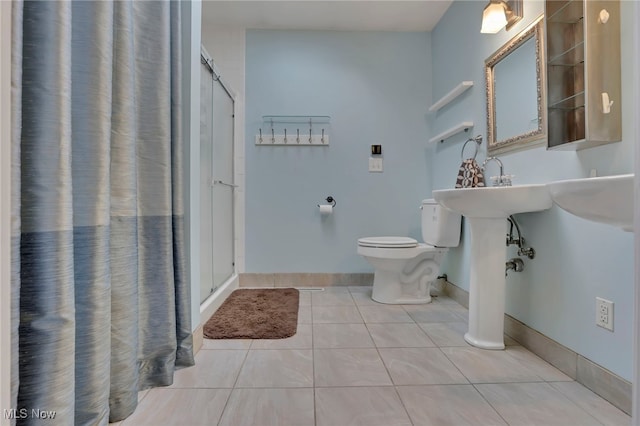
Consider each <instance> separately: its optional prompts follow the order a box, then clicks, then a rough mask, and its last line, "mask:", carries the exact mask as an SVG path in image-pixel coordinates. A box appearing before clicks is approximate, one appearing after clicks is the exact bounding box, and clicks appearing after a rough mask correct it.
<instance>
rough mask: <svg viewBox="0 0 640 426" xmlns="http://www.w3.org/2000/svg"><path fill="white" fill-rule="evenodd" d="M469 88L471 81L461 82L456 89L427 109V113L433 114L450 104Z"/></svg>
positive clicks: (471, 84)
mask: <svg viewBox="0 0 640 426" xmlns="http://www.w3.org/2000/svg"><path fill="white" fill-rule="evenodd" d="M471 86H473V81H463V82H462V83H460V84H458V85H457V86H456V87H454V88H453V90H451V91H450V92H449V93H447V94H446V95H444V96H443V97H442V98H440V100H438V102H436V103H434V104H433V105H431V107H430V108H429V112H435V111H437V110H439V109H440V108H442V107H443V106H445V105H447V104H448V103H449V102H451V101H452V100H454V99H455V98H457V97H458V96H460V95H461V94H462V93H464V91H465V90H467V89H468V88H469V87H471Z"/></svg>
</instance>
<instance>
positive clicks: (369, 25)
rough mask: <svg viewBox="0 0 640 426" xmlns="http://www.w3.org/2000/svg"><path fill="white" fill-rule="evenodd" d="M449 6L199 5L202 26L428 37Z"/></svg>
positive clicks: (307, 1) (336, 0)
mask: <svg viewBox="0 0 640 426" xmlns="http://www.w3.org/2000/svg"><path fill="white" fill-rule="evenodd" d="M452 1H453V0H427V1H424V0H423V1H420V0H410V1H404V0H394V1H371V0H328V1H317V0H298V1H278V0H262V1H245V0H235V1H218V0H205V1H203V2H202V25H203V26H218V27H220V26H223V27H230V26H231V27H241V28H251V29H286V30H338V31H341V30H342V31H431V30H432V29H433V27H435V25H436V24H437V23H438V21H439V20H440V18H442V15H444V13H445V12H446V11H447V8H448V7H449V5H450V4H451V2H452Z"/></svg>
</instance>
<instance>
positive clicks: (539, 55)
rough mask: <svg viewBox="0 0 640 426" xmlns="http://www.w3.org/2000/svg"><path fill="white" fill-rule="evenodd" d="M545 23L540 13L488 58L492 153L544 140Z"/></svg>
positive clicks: (488, 120)
mask: <svg viewBox="0 0 640 426" xmlns="http://www.w3.org/2000/svg"><path fill="white" fill-rule="evenodd" d="M543 22H544V20H543V16H542V15H541V16H540V17H538V18H537V19H536V20H535V21H533V23H531V25H529V26H528V27H527V28H525V29H524V30H523V31H522V32H520V33H519V34H518V35H516V36H515V37H513V38H512V39H511V40H509V41H508V42H507V43H505V44H504V45H503V46H502V47H500V48H499V49H498V50H497V51H496V52H494V53H493V54H492V55H491V56H490V57H489V58H487V59H486V60H485V77H486V87H487V152H488V154H489V155H496V154H500V153H505V152H512V151H519V150H522V149H526V148H531V147H533V146H537V145H543V144H544V142H545V139H546V136H547V112H546V111H547V108H546V105H545V103H546V84H545V61H544V40H543V37H544V28H543Z"/></svg>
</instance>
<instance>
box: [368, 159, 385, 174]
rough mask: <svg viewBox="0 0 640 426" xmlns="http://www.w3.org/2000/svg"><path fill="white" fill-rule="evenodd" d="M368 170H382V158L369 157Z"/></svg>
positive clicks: (378, 171) (374, 171)
mask: <svg viewBox="0 0 640 426" xmlns="http://www.w3.org/2000/svg"><path fill="white" fill-rule="evenodd" d="M369 172H372V173H381V172H382V158H375V157H369Z"/></svg>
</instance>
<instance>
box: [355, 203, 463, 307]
mask: <svg viewBox="0 0 640 426" xmlns="http://www.w3.org/2000/svg"><path fill="white" fill-rule="evenodd" d="M420 208H421V209H422V239H423V240H424V241H425V243H426V244H421V243H418V242H417V241H416V240H414V239H413V238H406V237H367V238H360V239H359V240H358V254H359V255H362V256H364V258H365V259H366V260H367V262H369V263H370V264H371V265H372V266H373V269H374V276H373V294H372V295H371V297H372V299H373V300H375V301H376V302H380V303H389V304H420V303H429V302H431V295H430V292H429V291H430V288H431V283H432V282H433V281H435V279H436V278H437V277H438V273H439V271H440V262H441V261H442V258H443V257H444V254H445V253H446V252H447V250H448V248H447V247H457V246H458V244H459V243H460V215H459V214H458V213H455V212H453V211H451V210H448V209H445V208H444V207H442V206H440V205H439V204H438V203H437V202H436V201H435V200H433V199H428V200H423V201H422V205H421V206H420Z"/></svg>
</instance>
